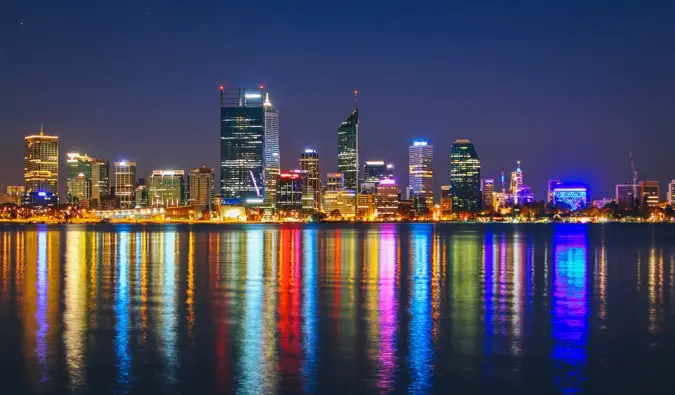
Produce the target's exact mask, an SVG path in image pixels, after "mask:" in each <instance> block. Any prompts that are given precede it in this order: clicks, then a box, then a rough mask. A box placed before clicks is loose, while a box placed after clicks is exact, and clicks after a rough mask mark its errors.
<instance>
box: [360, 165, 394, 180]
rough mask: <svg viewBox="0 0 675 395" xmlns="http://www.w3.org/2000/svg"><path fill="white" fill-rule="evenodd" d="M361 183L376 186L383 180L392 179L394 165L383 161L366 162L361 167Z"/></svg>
mask: <svg viewBox="0 0 675 395" xmlns="http://www.w3.org/2000/svg"><path fill="white" fill-rule="evenodd" d="M363 176H364V177H363V181H364V182H372V183H374V184H376V185H377V183H379V182H380V181H381V180H383V179H385V178H394V165H393V164H391V163H386V164H385V163H384V161H383V160H367V161H366V162H365V164H364V165H363Z"/></svg>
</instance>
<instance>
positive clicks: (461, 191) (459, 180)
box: [450, 140, 481, 212]
mask: <svg viewBox="0 0 675 395" xmlns="http://www.w3.org/2000/svg"><path fill="white" fill-rule="evenodd" d="M450 188H451V191H452V211H453V212H467V211H468V212H475V211H478V210H479V209H480V199H481V196H480V158H479V157H478V153H477V152H476V149H475V147H474V145H473V143H471V142H470V141H469V140H456V141H455V142H454V144H452V147H451V148H450Z"/></svg>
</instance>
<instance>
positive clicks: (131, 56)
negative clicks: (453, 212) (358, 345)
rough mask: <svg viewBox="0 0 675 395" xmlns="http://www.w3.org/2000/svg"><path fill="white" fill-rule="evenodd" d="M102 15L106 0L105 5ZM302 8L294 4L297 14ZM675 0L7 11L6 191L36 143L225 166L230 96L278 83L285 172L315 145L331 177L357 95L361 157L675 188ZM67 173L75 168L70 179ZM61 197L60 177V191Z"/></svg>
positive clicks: (145, 167) (0, 116)
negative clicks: (468, 161) (222, 93)
mask: <svg viewBox="0 0 675 395" xmlns="http://www.w3.org/2000/svg"><path fill="white" fill-rule="evenodd" d="M90 3H92V4H90ZM287 3H292V5H289V4H287ZM674 21H675V1H637V0H635V1H596V2H593V1H461V2H460V1H386V2H385V1H384V0H381V1H370V0H368V1H367V0H342V1H337V0H320V1H317V0H313V1H282V0H279V1H244V0H241V1H228V0H222V1H217V2H216V1H168V0H164V1H108V2H103V1H95V2H85V1H54V0H49V1H47V0H45V1H30V0H4V1H1V2H0V133H1V135H2V140H1V142H0V169H2V171H1V172H0V185H3V186H4V185H6V184H21V183H22V182H23V174H22V169H23V136H24V135H26V134H29V133H35V132H38V131H39V127H40V123H44V125H45V130H46V132H47V133H52V134H56V135H58V136H60V139H61V140H60V143H61V146H60V150H61V156H62V158H63V157H65V153H66V152H68V151H71V150H79V151H81V152H86V153H88V154H90V155H92V156H95V157H101V158H107V159H110V160H111V161H113V160H120V159H129V160H135V161H137V162H138V170H139V176H145V175H147V174H149V173H150V171H151V170H152V169H158V168H179V169H185V170H187V169H189V168H190V167H198V166H199V165H201V164H202V163H205V164H207V165H208V166H210V167H216V168H217V166H218V163H219V138H220V137H219V130H220V129H219V94H218V86H219V85H220V84H225V85H228V86H232V87H255V86H257V85H258V84H260V83H264V84H265V86H266V89H267V91H268V92H270V96H271V98H272V101H273V103H274V104H275V105H276V106H277V107H278V108H279V111H280V127H281V131H280V140H281V158H282V159H281V162H282V169H288V168H292V167H296V166H297V157H298V156H299V153H300V152H301V151H302V150H303V149H304V148H308V147H311V148H315V149H317V150H318V152H319V155H320V156H321V166H322V173H324V175H325V173H326V172H328V171H334V170H335V169H336V167H337V164H336V151H337V148H336V145H337V126H338V124H339V123H340V121H342V119H344V118H345V117H346V116H347V115H348V114H349V112H350V111H351V110H352V108H353V98H352V91H353V90H354V89H358V90H359V92H360V95H359V109H360V112H361V161H364V160H368V159H383V160H387V161H393V162H394V164H395V165H396V167H397V177H398V178H399V179H400V183H401V185H405V181H406V180H407V151H408V145H409V144H410V143H411V142H412V141H413V139H416V138H426V139H428V140H429V142H430V143H431V144H433V145H434V147H435V162H434V165H435V180H434V182H435V185H436V189H437V190H438V189H440V185H442V184H447V183H448V171H449V165H448V155H449V152H450V145H451V144H452V142H453V141H454V140H455V139H457V138H468V139H470V140H472V141H473V142H474V143H475V145H476V148H477V150H478V153H479V155H480V156H481V160H482V165H483V167H482V175H483V176H484V177H490V176H492V177H495V178H498V176H499V172H500V169H502V168H504V169H505V170H506V172H507V174H508V172H510V171H511V170H512V169H513V168H514V167H515V162H516V160H518V159H520V160H521V161H522V166H523V170H524V175H525V182H526V183H528V184H530V185H532V187H533V188H534V192H535V193H536V194H537V196H536V197H537V198H538V199H543V198H544V195H543V194H544V192H545V185H546V180H547V179H549V178H562V179H564V180H569V181H579V182H583V183H587V184H589V185H590V187H591V188H592V191H591V193H592V195H593V197H601V196H611V195H613V193H614V187H613V186H614V185H615V184H616V183H620V182H624V181H626V180H629V179H630V177H631V170H630V163H629V160H628V151H629V150H632V151H633V156H634V157H635V161H636V165H637V168H638V171H639V173H640V178H641V179H649V180H652V179H656V180H659V181H661V188H662V189H661V191H662V193H661V195H662V198H665V188H666V185H665V183H666V182H668V181H669V180H671V179H675V155H673V152H674V149H675V22H674ZM64 176H65V173H64V171H62V172H61V178H62V180H63V179H64ZM62 185H63V182H62Z"/></svg>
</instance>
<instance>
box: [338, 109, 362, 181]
mask: <svg viewBox="0 0 675 395" xmlns="http://www.w3.org/2000/svg"><path fill="white" fill-rule="evenodd" d="M337 162H338V163H337V165H338V171H339V172H340V173H342V174H343V175H344V179H345V188H346V189H350V190H353V191H357V192H358V189H359V110H358V109H354V111H353V112H352V113H351V114H350V115H349V116H348V117H347V119H345V120H344V121H343V122H342V123H341V124H340V126H339V127H338V158H337Z"/></svg>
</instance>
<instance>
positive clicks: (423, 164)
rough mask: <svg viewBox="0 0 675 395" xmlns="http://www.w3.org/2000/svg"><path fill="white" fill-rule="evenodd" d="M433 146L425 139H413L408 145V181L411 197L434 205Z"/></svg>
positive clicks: (428, 205)
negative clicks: (411, 143)
mask: <svg viewBox="0 0 675 395" xmlns="http://www.w3.org/2000/svg"><path fill="white" fill-rule="evenodd" d="M433 162H434V147H433V146H432V145H429V143H427V142H426V141H415V142H414V143H413V145H411V146H409V147H408V183H409V184H410V187H411V188H412V192H413V197H415V198H418V199H420V201H424V203H425V204H426V206H427V207H432V206H433V205H434V182H433V176H434V163H433Z"/></svg>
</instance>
